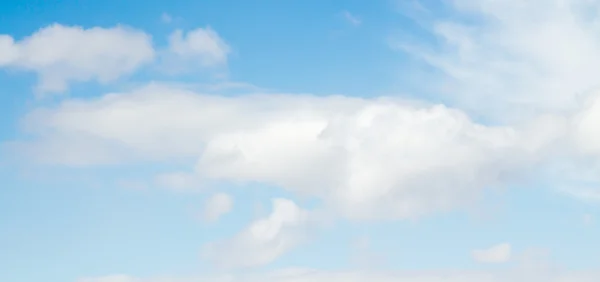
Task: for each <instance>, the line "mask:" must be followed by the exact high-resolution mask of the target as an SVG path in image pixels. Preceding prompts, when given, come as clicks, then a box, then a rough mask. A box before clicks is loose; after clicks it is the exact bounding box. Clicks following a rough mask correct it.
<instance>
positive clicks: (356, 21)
mask: <svg viewBox="0 0 600 282" xmlns="http://www.w3.org/2000/svg"><path fill="white" fill-rule="evenodd" d="M342 16H343V17H344V19H345V20H346V21H347V22H348V23H350V24H351V25H353V26H359V25H361V24H362V20H361V19H360V18H359V17H357V16H356V15H353V14H352V13H350V12H348V11H346V10H344V11H342Z"/></svg>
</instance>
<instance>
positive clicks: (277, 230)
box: [203, 199, 313, 268]
mask: <svg viewBox="0 0 600 282" xmlns="http://www.w3.org/2000/svg"><path fill="white" fill-rule="evenodd" d="M272 202H273V210H272V212H271V214H270V215H269V216H267V217H266V218H261V219H258V220H256V221H254V222H252V223H251V224H250V225H249V226H248V227H246V228H245V229H244V230H242V232H240V233H239V234H237V235H236V236H235V237H233V238H229V239H226V240H222V241H218V242H213V243H209V244H208V245H206V246H205V249H204V252H203V255H204V257H205V258H206V259H207V260H209V261H212V262H213V263H215V264H216V265H218V266H220V267H225V268H230V267H251V266H260V265H265V264H268V263H270V262H272V261H273V260H275V259H276V258H278V257H279V256H281V255H282V254H284V253H285V252H287V251H289V250H291V249H293V248H294V247H296V246H297V245H299V244H300V243H302V242H304V241H305V240H306V239H307V236H308V234H307V231H308V228H309V227H310V224H311V223H312V221H313V219H312V218H311V216H312V215H311V213H310V212H309V211H306V210H303V209H301V208H300V207H298V206H297V205H296V204H295V203H294V202H292V201H290V200H287V199H273V201H272Z"/></svg>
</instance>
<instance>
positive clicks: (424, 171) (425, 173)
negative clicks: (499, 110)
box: [19, 85, 548, 219]
mask: <svg viewBox="0 0 600 282" xmlns="http://www.w3.org/2000/svg"><path fill="white" fill-rule="evenodd" d="M217 121H218V122H217ZM24 126H25V129H26V130H28V131H29V132H30V133H32V134H36V135H38V137H39V139H38V141H37V142H34V143H24V144H20V146H19V148H20V150H21V151H25V152H28V153H29V154H31V156H32V157H34V158H38V160H40V161H46V162H53V163H61V164H69V165H81V164H88V165H93V164H110V163H119V162H127V161H140V160H142V161H148V160H153V161H169V160H173V159H179V158H197V162H196V166H195V175H196V176H195V178H196V179H205V180H206V179H208V180H217V181H234V182H242V183H245V182H259V183H266V184H271V185H275V186H278V187H281V188H284V189H287V190H289V191H292V192H296V193H299V194H304V195H310V196H315V197H319V198H321V199H323V200H324V201H325V202H326V203H327V204H329V205H331V206H332V207H334V209H335V210H337V211H338V212H339V213H340V214H343V215H345V216H347V217H349V218H353V219H372V218H388V219H398V218H414V217H419V216H422V215H426V214H429V213H431V212H440V211H447V210H451V209H454V208H457V207H460V206H462V205H464V204H467V205H468V204H470V203H472V201H473V200H475V199H476V198H477V197H478V195H479V193H480V192H481V190H482V189H483V188H485V187H487V186H491V185H498V184H502V183H503V181H505V180H506V179H507V178H510V175H511V173H512V172H513V171H515V170H518V169H521V168H524V167H526V166H528V165H529V164H531V163H533V162H535V161H536V159H537V158H538V152H540V151H541V150H542V148H544V146H546V140H545V138H542V139H540V140H537V139H536V137H539V136H545V135H547V134H546V132H547V131H548V130H546V129H545V128H544V127H539V128H538V127H536V128H534V129H533V130H529V131H524V130H521V129H519V128H513V127H506V126H486V125H483V124H479V123H477V122H474V121H472V120H471V119H469V118H468V116H466V115H465V114H464V113H463V112H461V111H459V110H456V109H451V108H447V107H444V106H442V105H421V104H415V103H412V102H408V101H401V100H395V99H387V98H376V99H361V98H349V97H343V96H338V97H316V96H306V95H286V94H280V95H274V94H269V95H260V94H257V95H243V96H236V97H223V96H214V95H203V94H198V93H194V92H191V91H187V90H184V89H178V88H173V87H165V86H160V85H151V86H148V87H145V88H141V89H138V90H135V91H133V92H130V93H113V94H108V95H105V96H104V97H101V98H98V99H93V100H78V101H75V100H69V101H65V102H64V103H62V104H61V105H59V106H58V107H55V108H46V109H38V110H36V111H34V112H32V113H31V114H30V115H29V116H28V117H27V118H26V119H25V121H24ZM538 139H539V138H538ZM82 140H84V142H82ZM67 144H68V145H67ZM180 175H183V174H176V175H172V176H180ZM188 177H191V176H188V175H186V177H184V178H185V179H184V178H181V177H177V178H176V179H175V178H173V177H171V178H173V179H171V180H173V181H170V182H177V183H179V182H181V183H179V184H181V185H184V184H186V183H187V182H186V181H185V180H187V179H189V178H188ZM164 180H165V181H166V180H167V179H164ZM175 180H181V181H175ZM182 181H183V182H182ZM184 182H185V183H184ZM177 183H172V184H177Z"/></svg>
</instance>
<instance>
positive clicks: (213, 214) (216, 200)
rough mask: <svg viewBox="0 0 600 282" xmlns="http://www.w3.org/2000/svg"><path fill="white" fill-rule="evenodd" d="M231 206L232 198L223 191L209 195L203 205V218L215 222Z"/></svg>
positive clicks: (229, 209)
mask: <svg viewBox="0 0 600 282" xmlns="http://www.w3.org/2000/svg"><path fill="white" fill-rule="evenodd" d="M232 208H233V199H232V198H231V196H229V195H227V194H225V193H218V194H215V195H213V196H212V197H210V198H209V199H208V200H207V201H206V205H205V206H204V220H205V221H207V222H216V221H217V220H219V218H220V217H221V216H223V215H225V214H226V213H228V212H230V211H231V209H232Z"/></svg>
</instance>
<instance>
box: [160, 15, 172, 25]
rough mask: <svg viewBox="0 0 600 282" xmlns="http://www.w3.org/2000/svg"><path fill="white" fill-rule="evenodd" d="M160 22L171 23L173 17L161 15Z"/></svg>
mask: <svg viewBox="0 0 600 282" xmlns="http://www.w3.org/2000/svg"><path fill="white" fill-rule="evenodd" d="M160 21H161V22H163V23H167V24H168V23H171V22H172V21H173V17H172V16H171V15H169V14H168V13H163V14H162V15H161V16H160Z"/></svg>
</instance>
